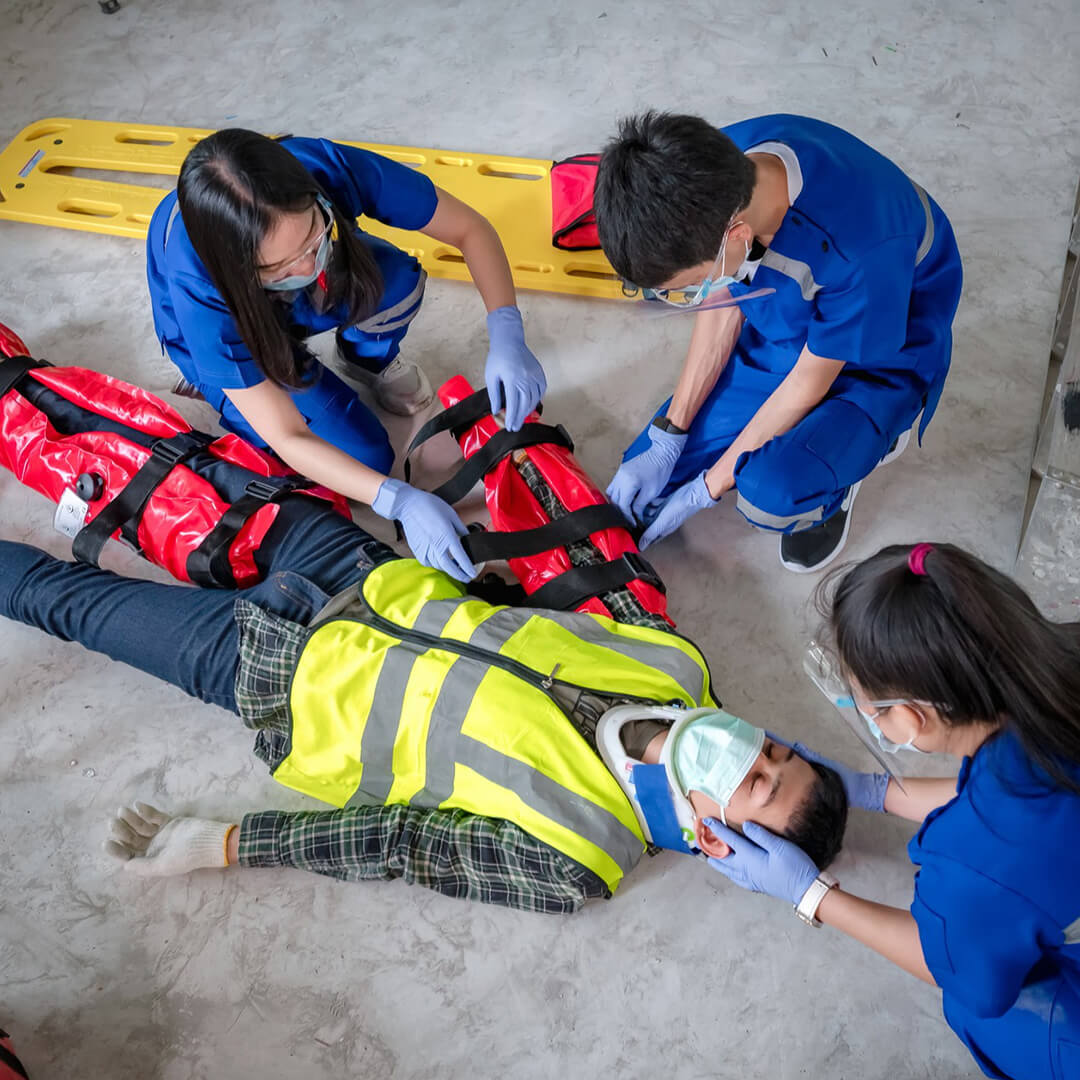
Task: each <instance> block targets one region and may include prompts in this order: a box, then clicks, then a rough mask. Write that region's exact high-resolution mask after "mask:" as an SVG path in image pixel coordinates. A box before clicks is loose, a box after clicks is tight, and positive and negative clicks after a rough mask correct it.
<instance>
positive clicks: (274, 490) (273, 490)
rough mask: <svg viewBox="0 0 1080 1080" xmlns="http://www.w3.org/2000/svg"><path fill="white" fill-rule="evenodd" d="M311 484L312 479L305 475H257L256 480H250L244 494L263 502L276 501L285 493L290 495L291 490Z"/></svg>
mask: <svg viewBox="0 0 1080 1080" xmlns="http://www.w3.org/2000/svg"><path fill="white" fill-rule="evenodd" d="M310 484H311V481H310V480H308V479H307V478H306V477H303V476H279V477H267V478H266V479H263V478H262V477H257V478H256V479H254V480H249V481H248V483H247V486H246V487H245V488H244V494H245V495H250V496H251V497H252V498H253V499H259V500H260V501H261V502H267V503H271V502H276V501H277V500H278V499H280V498H281V497H282V496H283V495H288V494H289V492H290V491H295V490H296V489H297V488H298V487H307V486H309V485H310Z"/></svg>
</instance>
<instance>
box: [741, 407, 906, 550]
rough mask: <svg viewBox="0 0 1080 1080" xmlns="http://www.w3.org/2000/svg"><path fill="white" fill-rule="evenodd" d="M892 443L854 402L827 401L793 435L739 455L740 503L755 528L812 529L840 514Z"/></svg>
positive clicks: (805, 419) (810, 414)
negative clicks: (845, 501) (850, 494)
mask: <svg viewBox="0 0 1080 1080" xmlns="http://www.w3.org/2000/svg"><path fill="white" fill-rule="evenodd" d="M887 449H888V445H887V442H886V439H885V436H884V435H883V434H882V433H881V432H880V431H879V430H878V428H877V426H876V425H875V424H874V422H873V420H871V418H870V417H869V416H867V414H866V413H865V412H864V411H863V410H862V409H861V408H860V407H859V406H858V405H857V404H855V403H854V402H852V401H848V400H846V399H845V398H842V397H834V398H827V399H826V400H825V401H823V402H822V403H821V404H820V405H818V406H817V407H816V408H815V409H813V410H812V411H811V412H810V413H809V414H808V415H807V416H805V417H804V418H803V419H802V420H801V421H800V422H799V423H798V424H796V425H795V427H793V428H792V429H791V430H790V431H788V432H785V433H784V434H783V435H778V436H777V437H776V438H775V439H770V440H769V441H768V442H767V443H765V444H764V446H760V447H758V449H757V450H753V451H751V452H749V453H747V454H743V455H741V456H740V458H739V460H738V462H737V463H736V466H735V488H736V490H737V492H738V497H737V500H736V505H737V507H738V509H739V511H740V512H741V513H742V514H743V516H744V517H745V518H746V519H747V521H749V522H750V523H751V524H752V525H757V526H758V527H760V528H763V529H771V530H774V531H777V532H800V531H802V530H803V529H810V528H813V526H815V525H819V524H820V523H821V522H823V521H826V520H828V518H830V517H832V515H833V514H834V513H836V511H837V510H839V508H840V505H841V503H842V502H843V499H844V494H845V493H846V491H847V489H848V488H849V487H851V485H852V484H856V483H858V482H859V481H860V480H862V479H864V478H865V477H866V476H868V475H869V473H870V472H871V470H872V469H873V468H874V466H876V465H877V463H878V462H879V461H880V460H881V459H882V457H883V456H884V454H885V452H886V450H887Z"/></svg>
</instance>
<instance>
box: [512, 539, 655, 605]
mask: <svg viewBox="0 0 1080 1080" xmlns="http://www.w3.org/2000/svg"><path fill="white" fill-rule="evenodd" d="M631 581H643V582H645V584H646V585H651V586H652V587H653V588H654V589H657V590H659V591H660V592H662V593H666V592H667V589H666V588H665V587H664V583H663V582H662V581H661V580H660V578H659V576H658V575H657V573H656V571H655V570H654V569H653V568H652V566H651V565H650V563H649V561H648V560H647V559H646V558H645V557H644V556H643V555H639V554H638V553H637V552H636V551H628V552H627V553H626V554H625V555H623V556H622V557H621V558H618V559H613V560H612V561H611V562H606V563H598V564H596V565H594V566H575V567H574V568H573V569H572V570H567V571H566V572H565V573H563V574H560V575H559V576H558V577H557V578H552V579H551V581H548V582H546V583H545V584H543V585H541V586H540V588H539V589H537V590H536V592H534V593H531V594H530V596H529V607H538V608H551V609H552V610H554V611H571V610H573V609H574V608H576V607H578V606H579V605H581V604H583V603H584V602H585V601H586V600H591V599H592V598H593V597H594V596H599V595H600V594H601V593H606V592H611V591H612V590H613V589H621V588H622V587H623V586H624V585H627V584H629V583H630V582H631Z"/></svg>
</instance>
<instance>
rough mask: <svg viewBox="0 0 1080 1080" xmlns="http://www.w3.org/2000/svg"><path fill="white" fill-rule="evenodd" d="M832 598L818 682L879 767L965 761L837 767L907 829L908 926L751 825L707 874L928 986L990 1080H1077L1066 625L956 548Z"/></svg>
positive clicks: (1076, 904) (842, 588)
mask: <svg viewBox="0 0 1080 1080" xmlns="http://www.w3.org/2000/svg"><path fill="white" fill-rule="evenodd" d="M835 582H836V583H835V587H834V588H833V589H832V590H831V592H830V590H829V588H828V583H826V586H825V591H824V592H823V593H822V596H823V597H825V599H824V601H823V603H822V607H823V609H824V613H825V615H826V618H827V624H828V631H829V636H830V638H831V646H832V650H831V651H832V653H833V655H834V657H835V660H836V664H835V666H834V667H833V668H832V670H831V671H828V672H826V674H825V676H824V677H821V676H820V672H819V675H818V677H816V678H815V681H818V682H819V685H820V686H821V687H822V689H824V690H825V691H826V693H827V694H828V696H829V697H830V698H832V699H833V700H834V702H836V703H837V704H839V705H841V706H843V705H848V704H853V705H854V707H855V708H856V709H858V711H859V712H860V713H861V714H862V717H863V719H864V720H865V722H866V724H867V725H868V726H869V728H870V731H871V732H872V734H873V735H874V737H875V738H876V739H877V740H878V743H879V744H880V745H881V747H882V749H884V750H886V751H900V750H905V749H908V750H913V751H918V752H944V753H947V754H952V755H953V756H955V757H958V758H960V759H961V760H962V763H961V766H960V773H959V776H958V777H957V778H956V779H955V780H939V779H906V780H905V781H904V790H902V789H901V788H900V787H899V786H898V785H897V783H896V782H895V780H890V778H889V777H888V776H887V775H885V774H883V773H882V774H873V773H857V772H854V771H853V770H851V769H848V768H847V767H845V766H843V765H837V764H835V763H832V764H833V768H835V769H837V770H838V771H839V772H840V773H841V775H842V776H843V778H844V786H845V788H846V790H847V793H848V801H849V803H850V804H851V805H853V806H857V807H861V808H862V809H866V810H876V811H884V812H887V813H892V814H897V815H899V816H900V817H905V818H909V819H910V820H912V821H918V822H920V823H921V826H920V829H919V831H918V832H917V833H916V834H915V837H914V838H913V839H912V841H911V843H910V844H909V845H908V853H909V855H910V857H911V860H912V862H913V863H915V865H916V866H917V867H918V870H917V872H916V874H915V889H914V900H913V902H912V905H911V910H910V912H908V911H904V910H902V909H899V908H893V907H886V906H885V905H883V904H877V903H874V902H872V901H870V900H864V899H862V898H860V897H857V896H854V895H852V894H850V893H848V892H846V891H845V890H844V889H843V887H842V886H841V885H837V883H836V882H835V880H834V879H832V878H830V877H829V876H828V875H823V874H822V875H819V874H818V872H817V869H816V867H815V866H814V865H813V863H812V862H811V861H810V860H809V859H808V858H807V857H806V855H805V854H804V853H803V852H802V851H801V850H800V849H799V848H798V847H796V846H795V845H793V844H792V843H791V842H790V841H787V840H784V839H781V838H780V837H777V836H774V835H773V834H772V833H770V832H768V831H767V830H765V829H763V828H761V827H760V826H756V825H752V824H749V823H748V824H747V825H745V826H744V829H743V833H737V832H734V831H732V830H731V829H726V828H725V827H724V826H723V825H722V824H721V823H720V822H712V823H710V828H711V829H712V831H713V833H714V834H715V835H716V837H717V839H718V842H719V849H720V851H721V853H723V845H724V844H727V845H728V847H729V848H730V849H731V850H730V854H728V855H727V856H726V857H724V858H713V859H711V860H710V862H711V863H712V865H713V866H714V867H715V868H716V869H717V870H719V871H721V872H722V873H724V874H726V875H727V876H728V877H729V878H730V879H731V880H732V881H734V882H736V883H737V884H739V885H742V886H743V887H744V888H749V889H752V890H754V891H757V892H764V893H768V894H770V895H772V896H775V897H778V898H781V899H785V900H788V901H790V902H791V903H793V904H795V905H796V911H797V913H798V914H799V915H800V916H801V917H802V918H803V919H804V921H811V922H813V924H814V925H819V921H820V923H825V924H827V925H829V926H832V927H835V928H836V929H838V930H841V931H843V932H844V933H846V934H848V935H849V936H851V937H853V938H855V939H856V940H857V941H861V942H862V943H863V944H864V945H868V946H869V947H870V948H871V949H874V950H875V951H876V952H879V953H881V954H882V955H883V956H885V957H886V958H887V959H889V960H891V961H893V963H895V964H897V965H899V966H900V967H902V968H904V970H905V971H909V972H911V974H913V975H916V976H917V977H918V978H920V979H923V980H924V981H926V982H929V983H933V984H936V985H937V986H939V987H941V990H942V992H943V1004H944V1009H945V1018H946V1020H947V1021H948V1023H949V1025H950V1026H951V1027H952V1029H953V1030H954V1031H955V1032H956V1033H957V1035H959V1036H960V1038H961V1039H962V1040H963V1041H964V1043H965V1044H966V1045H967V1047H968V1049H969V1050H970V1051H971V1053H972V1054H973V1055H974V1057H975V1060H976V1061H977V1062H978V1064H979V1065H980V1066H981V1068H982V1070H983V1072H985V1073H986V1075H987V1076H993V1077H1010V1078H1015V1080H1050V1078H1053V1080H1066V1078H1070V1080H1075V1078H1076V1077H1080V847H1078V844H1080V840H1078V838H1080V623H1072V624H1055V623H1051V622H1049V621H1047V620H1046V619H1044V618H1043V617H1042V616H1041V615H1040V614H1039V612H1038V611H1037V610H1036V608H1035V606H1034V605H1033V604H1032V602H1031V600H1030V599H1029V597H1028V596H1027V594H1026V593H1024V592H1023V590H1022V589H1020V588H1019V586H1017V585H1016V584H1015V583H1014V582H1012V581H1010V580H1009V578H1007V577H1005V575H1003V574H1000V573H998V572H997V571H996V570H993V569H991V568H990V567H989V566H987V565H986V564H985V563H983V562H981V561H980V560H978V559H976V558H975V557H974V556H972V555H969V554H967V553H966V552H964V551H961V550H960V549H958V548H955V547H953V546H952V545H950V544H934V545H931V544H916V545H915V546H914V547H906V546H905V547H889V548H886V549H885V550H883V551H881V552H879V553H878V554H877V555H875V556H873V557H872V558H870V559H867V560H866V561H865V562H863V563H860V564H859V565H857V566H855V567H854V568H853V569H848V570H847V571H846V572H841V573H840V576H839V577H838V578H836V579H835ZM795 749H796V751H797V752H798V753H799V754H801V755H803V756H806V755H805V751H804V749H803V748H802V747H800V746H798V744H796V747H795ZM817 760H821V761H825V760H826V759H821V758H818V759H817Z"/></svg>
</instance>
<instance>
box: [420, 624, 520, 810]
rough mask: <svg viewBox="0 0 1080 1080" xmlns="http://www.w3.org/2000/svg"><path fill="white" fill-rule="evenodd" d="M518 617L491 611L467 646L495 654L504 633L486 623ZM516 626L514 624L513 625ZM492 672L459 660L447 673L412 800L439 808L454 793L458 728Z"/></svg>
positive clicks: (459, 732)
mask: <svg viewBox="0 0 1080 1080" xmlns="http://www.w3.org/2000/svg"><path fill="white" fill-rule="evenodd" d="M507 614H510V615H517V614H518V613H517V612H503V611H497V612H494V613H493V614H492V615H491V616H490V618H487V619H485V620H484V621H483V622H482V623H481V624H480V625H479V626H477V627H475V628H474V629H473V632H472V634H471V635H470V637H469V643H470V644H472V645H476V646H477V647H478V648H481V649H488V650H490V651H492V652H498V651H499V648H500V646H502V645H503V643H504V642H505V640H506V637H507V633H506V632H503V631H499V630H494V631H493V630H492V629H491V628H490V627H489V626H488V624H489V623H490V622H491V621H492V620H493V619H495V618H497V617H498V616H499V615H507ZM503 622H504V625H505V624H506V622H510V624H511V625H512V626H513V629H514V630H517V629H520V628H521V627H522V626H524V625H525V623H526V622H528V617H526V618H524V619H521V618H520V617H519V618H517V619H511V620H503ZM514 624H516V625H514ZM510 632H512V630H511V631H510ZM490 670H491V666H490V665H488V664H484V663H480V662H478V661H475V660H470V659H467V658H465V657H462V658H461V659H459V660H458V661H457V662H456V663H455V664H454V665H453V667H451V668H450V670H449V671H448V672H447V673H446V678H445V679H444V680H443V684H442V686H441V687H440V688H439V696H438V697H437V698H436V699H435V706H434V708H432V710H431V716H430V718H429V720H428V737H427V747H426V750H425V754H424V767H425V770H426V771H425V775H424V788H423V790H422V791H421V792H419V794H417V795H416V796H415V798H414V799H413V800H412V801H414V802H416V803H417V804H418V805H421V806H439V805H440V804H441V803H444V802H445V801H446V800H447V799H449V798H450V796H451V794H452V793H453V791H454V761H455V758H456V756H457V751H458V741H459V739H460V736H461V726H462V724H464V723H465V716H466V715H467V713H468V711H469V707H470V706H471V705H472V702H473V698H474V697H476V691H477V690H478V689H479V688H480V683H481V682H482V681H483V680H484V677H485V676H486V675H487V673H488V672H489V671H490Z"/></svg>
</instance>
